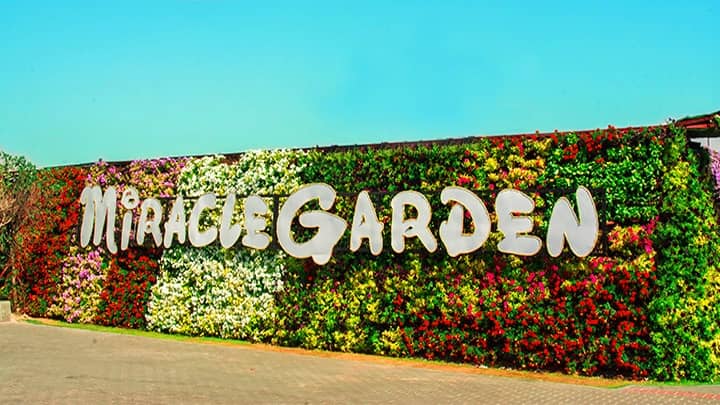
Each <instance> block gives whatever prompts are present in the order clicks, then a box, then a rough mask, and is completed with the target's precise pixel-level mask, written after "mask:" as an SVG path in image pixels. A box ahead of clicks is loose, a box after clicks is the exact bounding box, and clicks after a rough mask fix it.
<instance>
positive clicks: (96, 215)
mask: <svg viewBox="0 0 720 405" xmlns="http://www.w3.org/2000/svg"><path fill="white" fill-rule="evenodd" d="M80 203H81V204H82V205H84V206H85V212H84V213H83V222H82V225H81V227H80V246H82V247H85V246H87V245H88V244H89V243H90V234H91V233H92V236H93V244H94V245H95V246H98V245H100V242H101V241H102V231H103V228H105V242H106V243H107V248H108V250H109V251H110V253H117V245H116V244H115V208H116V206H117V193H116V192H115V187H112V186H111V187H108V188H107V190H105V194H103V192H102V189H101V188H100V186H92V187H90V186H87V187H85V189H83V191H82V194H80ZM93 224H94V225H95V226H94V227H93Z"/></svg>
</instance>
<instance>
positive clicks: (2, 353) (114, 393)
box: [0, 322, 720, 405]
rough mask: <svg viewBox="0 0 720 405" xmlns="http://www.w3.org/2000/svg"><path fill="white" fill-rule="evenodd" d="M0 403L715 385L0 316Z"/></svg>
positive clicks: (553, 398) (606, 391)
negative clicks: (620, 382) (591, 380)
mask: <svg viewBox="0 0 720 405" xmlns="http://www.w3.org/2000/svg"><path fill="white" fill-rule="evenodd" d="M0 403H8V404H16V403H32V404H37V403H53V404H54V403H58V404H63V403H72V404H83V403H84V404H95V403H142V404H154V403H157V404H164V403H173V404H175V403H251V404H262V403H270V404H275V403H287V404H345V403H352V404H373V403H383V404H384V403H390V404H418V403H428V404H438V403H453V404H454V403H472V404H537V403H550V404H564V403H567V404H578V403H582V404H610V403H613V404H633V405H640V404H710V403H720V385H714V386H713V385H702V386H692V387H688V386H682V387H675V386H650V385H631V386H627V387H624V388H615V389H610V388H598V387H591V386H584V385H574V384H566V383H558V382H547V381H541V380H537V379H528V378H517V377H502V376H495V375H485V374H483V373H476V372H467V371H462V370H460V369H454V368H453V367H448V368H447V369H444V368H439V369H438V368H427V367H419V366H416V365H413V364H411V363H407V362H400V361H371V360H369V359H363V358H362V357H357V358H343V357H337V356H324V355H314V354H310V355H307V354H299V353H297V352H292V351H289V352H288V351H277V350H266V349H263V348H258V347H256V346H253V345H223V344H204V343H197V342H183V341H173V340H166V339H154V338H149V337H141V336H128V335H120V334H112V333H103V332H94V331H86V330H78V329H67V328H57V327H51V326H41V325H32V324H27V323H22V322H6V323H0Z"/></svg>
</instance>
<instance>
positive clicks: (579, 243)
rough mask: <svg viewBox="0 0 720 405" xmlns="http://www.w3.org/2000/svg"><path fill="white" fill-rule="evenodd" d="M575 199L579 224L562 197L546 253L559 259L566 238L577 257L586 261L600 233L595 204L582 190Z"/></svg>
mask: <svg viewBox="0 0 720 405" xmlns="http://www.w3.org/2000/svg"><path fill="white" fill-rule="evenodd" d="M575 196H576V197H575V198H576V200H577V207H578V211H580V220H578V218H577V216H575V211H573V209H572V206H571V205H570V201H568V199H567V198H565V197H560V199H559V200H557V202H556V203H555V206H554V207H553V210H552V214H551V215H550V224H549V225H548V230H547V250H548V253H549V254H550V256H552V257H558V256H560V253H562V250H563V246H564V245H565V239H566V238H567V241H568V245H569V246H570V250H572V252H573V253H575V256H577V257H585V256H587V255H589V254H590V252H592V251H593V249H594V248H595V243H596V242H597V238H598V231H599V229H600V224H599V222H598V214H597V210H596V209H595V202H594V201H593V198H592V195H591V194H590V191H589V190H588V189H586V188H585V187H583V186H580V187H578V189H577V191H575Z"/></svg>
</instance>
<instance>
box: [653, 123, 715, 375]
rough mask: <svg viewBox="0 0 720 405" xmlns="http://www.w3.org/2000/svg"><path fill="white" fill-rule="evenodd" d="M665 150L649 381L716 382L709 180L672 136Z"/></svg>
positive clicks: (674, 133)
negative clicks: (651, 378) (651, 371)
mask: <svg viewBox="0 0 720 405" xmlns="http://www.w3.org/2000/svg"><path fill="white" fill-rule="evenodd" d="M666 142H667V143H666V146H665V156H664V164H665V166H664V167H665V170H664V173H663V182H662V187H663V190H662V195H663V199H662V204H661V205H660V210H661V215H662V218H663V219H664V220H663V221H661V223H660V224H659V225H658V229H657V232H656V233H655V235H654V239H655V243H657V244H658V245H659V246H660V247H661V249H660V250H659V253H658V269H657V289H656V290H655V299H654V300H653V302H652V303H651V305H650V308H649V314H650V327H651V329H652V335H651V336H652V343H653V355H654V357H653V374H654V377H656V378H658V379H661V380H696V381H713V380H718V379H719V378H720V375H719V374H720V270H719V269H718V265H719V263H718V258H720V236H719V235H718V224H717V218H716V216H715V212H714V209H713V205H712V204H711V202H712V200H713V198H712V195H713V193H712V190H713V189H712V180H711V179H709V178H707V177H706V175H705V174H703V173H705V172H706V171H701V170H700V168H699V166H698V163H697V157H696V156H695V155H694V153H693V151H692V150H690V149H688V147H687V144H686V142H687V140H686V137H685V132H684V131H683V130H682V129H679V128H674V127H671V128H670V136H669V137H668V138H667V141H666Z"/></svg>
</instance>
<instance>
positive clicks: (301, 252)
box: [277, 183, 347, 264]
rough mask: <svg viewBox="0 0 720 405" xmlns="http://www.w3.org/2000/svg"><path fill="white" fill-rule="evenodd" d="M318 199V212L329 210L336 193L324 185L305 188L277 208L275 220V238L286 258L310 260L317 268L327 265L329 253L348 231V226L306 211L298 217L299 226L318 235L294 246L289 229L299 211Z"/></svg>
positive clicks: (329, 216) (314, 212)
mask: <svg viewBox="0 0 720 405" xmlns="http://www.w3.org/2000/svg"><path fill="white" fill-rule="evenodd" d="M314 199H318V200H319V202H320V208H322V209H323V210H329V209H330V208H331V207H332V206H333V203H334V202H335V190H333V188H332V187H330V186H329V185H327V184H323V183H318V184H308V185H305V186H303V187H301V188H300V189H298V190H297V191H295V192H294V193H292V194H291V195H290V197H288V199H287V201H285V204H283V205H282V207H281V208H280V212H279V214H278V218H277V238H278V242H279V243H280V246H282V248H283V250H285V252H286V253H287V254H289V255H290V256H293V257H297V258H301V259H302V258H306V257H312V259H313V261H315V263H317V264H325V263H327V262H328V261H330V257H331V256H332V250H333V248H334V247H335V245H336V244H337V243H338V241H339V240H340V237H341V236H342V234H343V232H345V229H346V228H347V222H345V220H344V219H342V218H340V217H338V216H337V215H334V214H330V213H328V212H325V211H317V210H314V211H308V212H303V213H302V214H300V217H299V220H300V225H302V226H304V227H306V228H318V233H317V234H316V235H315V236H313V238H312V239H310V240H309V241H307V242H304V243H297V242H295V240H294V239H293V237H292V235H291V234H290V233H291V229H290V225H291V224H292V220H293V218H295V215H296V214H297V212H298V210H299V209H300V208H301V207H302V206H303V205H305V204H306V203H307V202H309V201H312V200H314Z"/></svg>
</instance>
